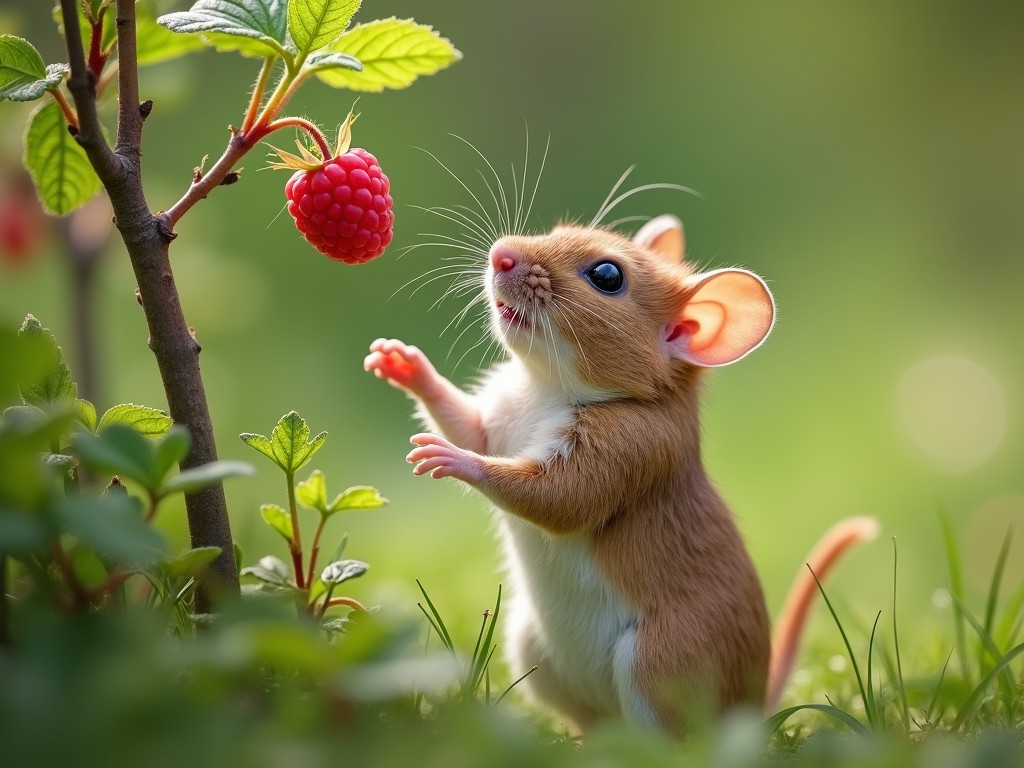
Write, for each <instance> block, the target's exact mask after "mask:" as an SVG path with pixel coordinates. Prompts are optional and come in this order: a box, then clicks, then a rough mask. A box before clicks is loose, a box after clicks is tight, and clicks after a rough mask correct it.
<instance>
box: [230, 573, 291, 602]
mask: <svg viewBox="0 0 1024 768" xmlns="http://www.w3.org/2000/svg"><path fill="white" fill-rule="evenodd" d="M243 570H244V569H243ZM296 592H298V590H297V589H296V588H295V587H293V586H291V585H290V584H267V583H265V582H264V583H262V584H243V585H242V599H243V600H275V601H283V600H291V599H292V598H293V597H295V594H296Z"/></svg>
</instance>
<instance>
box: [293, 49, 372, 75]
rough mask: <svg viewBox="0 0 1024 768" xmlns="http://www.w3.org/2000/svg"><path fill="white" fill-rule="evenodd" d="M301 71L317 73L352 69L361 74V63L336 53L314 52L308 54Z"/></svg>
mask: <svg viewBox="0 0 1024 768" xmlns="http://www.w3.org/2000/svg"><path fill="white" fill-rule="evenodd" d="M303 69H305V70H308V71H311V72H317V71H320V70H323V69H352V70H355V71H356V72H361V71H362V69H363V63H362V62H361V61H360V60H359V59H357V58H356V57H355V56H350V55H349V54H347V53H338V52H337V51H315V52H313V53H311V54H309V58H307V59H306V63H305V64H304V65H303Z"/></svg>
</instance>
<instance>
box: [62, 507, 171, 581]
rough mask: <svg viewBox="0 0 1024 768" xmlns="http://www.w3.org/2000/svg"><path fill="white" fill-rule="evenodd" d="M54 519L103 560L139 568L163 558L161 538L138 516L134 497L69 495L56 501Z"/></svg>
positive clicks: (140, 515)
mask: <svg viewBox="0 0 1024 768" xmlns="http://www.w3.org/2000/svg"><path fill="white" fill-rule="evenodd" d="M54 517H55V519H56V520H57V521H58V523H60V524H61V525H62V526H63V527H64V528H66V529H67V530H68V531H69V532H70V533H73V534H74V535H75V536H77V537H78V538H79V539H80V540H81V541H82V542H83V543H85V544H86V545H87V546H89V547H91V548H92V549H94V550H95V551H96V553H97V554H99V555H100V556H101V557H103V558H104V559H108V560H113V561H115V562H118V563H123V564H125V565H127V566H129V567H143V566H147V565H150V564H152V563H154V562H157V561H158V560H161V559H163V557H164V555H165V549H166V543H165V541H164V538H163V536H162V535H161V534H160V533H159V532H158V531H157V530H155V529H154V528H153V527H151V526H150V525H149V524H148V523H146V521H145V520H144V519H143V516H142V505H141V503H140V502H139V500H138V499H137V498H136V497H134V496H127V495H124V496H122V495H108V496H104V497H102V498H95V497H89V496H69V497H66V498H63V499H61V500H60V501H59V502H57V504H56V506H55V509H54Z"/></svg>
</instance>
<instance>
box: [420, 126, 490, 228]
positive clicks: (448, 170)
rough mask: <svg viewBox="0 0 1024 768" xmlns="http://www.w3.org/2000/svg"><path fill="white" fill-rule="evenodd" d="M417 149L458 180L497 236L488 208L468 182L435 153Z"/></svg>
mask: <svg viewBox="0 0 1024 768" xmlns="http://www.w3.org/2000/svg"><path fill="white" fill-rule="evenodd" d="M456 138H459V137H458V136H456ZM471 146H472V145H471ZM417 149H419V150H420V151H422V152H426V153H427V154H428V155H430V156H431V157H432V158H433V159H434V161H435V162H436V163H437V164H438V165H440V166H441V167H442V168H444V170H445V171H447V173H448V175H449V176H451V177H452V178H453V179H455V180H456V181H457V182H458V183H459V184H460V186H461V187H462V188H463V189H464V190H466V192H467V193H468V194H469V196H470V197H472V198H473V200H474V201H476V204H477V205H478V206H480V211H481V213H483V215H484V218H485V219H487V222H488V223H489V225H490V229H491V232H493V233H495V234H496V233H497V232H498V228H497V227H496V226H495V225H494V220H493V219H492V218H491V217H490V214H488V213H487V209H486V208H485V207H484V205H483V203H481V202H480V198H478V197H477V196H476V194H474V192H473V190H472V189H470V188H469V187H468V186H467V185H466V182H464V181H463V180H462V179H460V178H459V177H458V175H457V174H455V172H454V171H452V169H451V168H449V167H448V166H447V165H445V164H444V163H442V162H441V160H440V158H438V156H437V155H435V154H434V153H433V152H431V151H430V150H428V149H423V148H422V147H417Z"/></svg>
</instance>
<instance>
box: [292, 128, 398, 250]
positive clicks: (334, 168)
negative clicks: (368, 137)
mask: <svg viewBox="0 0 1024 768" xmlns="http://www.w3.org/2000/svg"><path fill="white" fill-rule="evenodd" d="M390 190H391V183H390V182H389V181H388V177H387V176H385V175H384V174H383V172H381V169H380V164H379V163H378V162H377V158H375V157H374V156H373V155H371V154H370V153H369V152H367V151H366V150H365V149H359V148H358V147H357V148H354V149H350V150H348V151H347V152H345V153H343V154H341V155H338V156H337V157H333V158H331V159H330V160H328V161H326V162H325V163H324V164H323V165H322V166H321V167H320V168H315V169H313V170H308V171H296V172H295V174H294V175H293V176H292V177H291V178H290V179H289V180H288V183H287V184H286V185H285V188H284V193H285V195H286V196H287V198H288V213H290V214H291V216H292V218H293V219H295V226H296V227H298V229H299V232H301V233H302V234H303V235H304V236H305V238H306V239H307V240H308V241H309V242H310V243H311V244H312V245H313V247H314V248H316V249H317V250H318V251H320V253H322V254H324V255H325V256H328V257H330V258H332V259H335V260H337V261H343V262H345V263H346V264H363V263H365V262H367V261H369V260H370V259H375V258H377V257H378V256H380V255H381V254H382V253H384V249H385V248H387V247H388V245H389V244H390V243H391V237H392V234H393V226H394V221H395V214H394V212H393V211H392V210H391V208H392V204H393V201H392V199H391V195H390V194H388V193H389V192H390Z"/></svg>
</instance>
